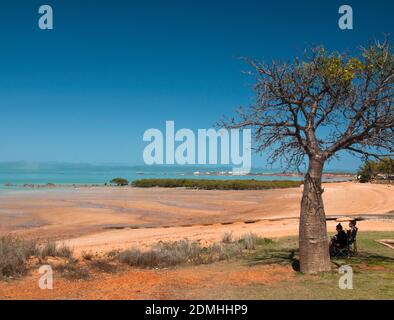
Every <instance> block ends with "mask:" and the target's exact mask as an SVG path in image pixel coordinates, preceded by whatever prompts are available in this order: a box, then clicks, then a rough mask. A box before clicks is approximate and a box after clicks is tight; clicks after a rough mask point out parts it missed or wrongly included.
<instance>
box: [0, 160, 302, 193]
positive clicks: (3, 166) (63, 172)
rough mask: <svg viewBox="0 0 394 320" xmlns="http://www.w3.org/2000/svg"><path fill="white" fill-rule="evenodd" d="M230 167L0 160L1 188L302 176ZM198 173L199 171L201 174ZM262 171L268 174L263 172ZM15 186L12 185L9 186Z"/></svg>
mask: <svg viewBox="0 0 394 320" xmlns="http://www.w3.org/2000/svg"><path fill="white" fill-rule="evenodd" d="M230 171H231V168H229V167H216V166H204V167H197V166H119V165H89V164H58V163H53V164H31V163H1V162H0V188H5V184H12V185H23V184H47V183H53V184H65V185H70V184H78V185H79V184H104V183H106V182H109V181H110V180H111V179H113V178H116V177H124V178H126V179H128V180H129V181H133V180H136V179H148V178H179V179H181V178H193V179H256V180H300V179H301V178H300V177H289V176H275V175H269V174H273V173H278V172H280V171H279V170H271V171H270V170H263V169H253V170H252V174H251V175H246V176H232V175H229V174H228V173H229V172H230ZM198 173H199V174H198ZM259 174H268V175H264V176H261V175H259ZM6 188H12V187H9V186H8V187H6Z"/></svg>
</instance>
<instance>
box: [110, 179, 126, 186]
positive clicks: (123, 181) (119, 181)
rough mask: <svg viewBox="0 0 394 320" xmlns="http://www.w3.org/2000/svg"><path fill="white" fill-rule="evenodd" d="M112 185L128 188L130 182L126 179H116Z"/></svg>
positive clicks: (112, 181)
mask: <svg viewBox="0 0 394 320" xmlns="http://www.w3.org/2000/svg"><path fill="white" fill-rule="evenodd" d="M110 183H112V184H116V185H117V186H122V187H123V186H127V185H128V184H129V181H128V180H127V179H125V178H115V179H112V180H111V181H110Z"/></svg>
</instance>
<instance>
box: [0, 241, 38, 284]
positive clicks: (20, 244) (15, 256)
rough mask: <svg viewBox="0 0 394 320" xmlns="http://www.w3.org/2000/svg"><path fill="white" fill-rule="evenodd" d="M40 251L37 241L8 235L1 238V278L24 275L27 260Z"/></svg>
mask: <svg viewBox="0 0 394 320" xmlns="http://www.w3.org/2000/svg"><path fill="white" fill-rule="evenodd" d="M38 252H39V249H38V246H37V243H36V242H35V241H32V240H22V239H19V238H17V237H14V236H11V235H8V236H3V237H1V238H0V279H4V278H10V277H18V276H22V275H24V274H25V273H26V271H27V260H28V259H29V258H30V257H31V256H35V255H37V254H38Z"/></svg>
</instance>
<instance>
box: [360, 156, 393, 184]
mask: <svg viewBox="0 0 394 320" xmlns="http://www.w3.org/2000/svg"><path fill="white" fill-rule="evenodd" d="M357 174H358V176H359V181H360V182H369V181H371V180H373V179H376V177H377V176H378V174H383V175H385V176H387V178H389V177H390V176H392V175H394V159H392V158H389V157H385V158H383V159H382V160H380V161H372V160H369V161H366V162H365V163H364V164H363V165H362V166H361V167H360V169H359V171H358V173H357Z"/></svg>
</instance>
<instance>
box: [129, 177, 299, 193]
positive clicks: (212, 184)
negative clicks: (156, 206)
mask: <svg viewBox="0 0 394 320" xmlns="http://www.w3.org/2000/svg"><path fill="white" fill-rule="evenodd" d="M301 184H302V181H288V180H273V181H262V180H209V179H142V180H135V181H133V182H132V186H133V187H139V188H151V187H161V188H188V189H204V190H262V189H275V188H297V187H299V186H301Z"/></svg>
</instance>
